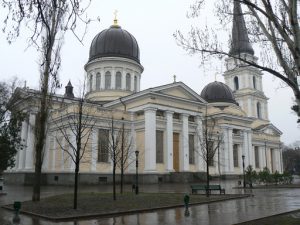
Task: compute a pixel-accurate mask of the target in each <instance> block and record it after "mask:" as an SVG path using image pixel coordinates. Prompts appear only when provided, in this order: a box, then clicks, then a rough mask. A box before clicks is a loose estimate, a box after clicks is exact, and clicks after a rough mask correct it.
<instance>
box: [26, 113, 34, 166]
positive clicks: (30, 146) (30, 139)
mask: <svg viewBox="0 0 300 225" xmlns="http://www.w3.org/2000/svg"><path fill="white" fill-rule="evenodd" d="M34 130H35V114H33V113H30V115H29V127H28V136H27V148H26V158H25V169H27V170H31V169H33V150H34V146H35V137H34Z"/></svg>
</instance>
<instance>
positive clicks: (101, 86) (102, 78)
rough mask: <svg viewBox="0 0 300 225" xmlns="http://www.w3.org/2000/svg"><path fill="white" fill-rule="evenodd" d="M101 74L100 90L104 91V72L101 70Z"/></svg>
mask: <svg viewBox="0 0 300 225" xmlns="http://www.w3.org/2000/svg"><path fill="white" fill-rule="evenodd" d="M100 71H101V72H100V73H101V80H100V90H104V88H105V71H104V69H103V68H101V70H100Z"/></svg>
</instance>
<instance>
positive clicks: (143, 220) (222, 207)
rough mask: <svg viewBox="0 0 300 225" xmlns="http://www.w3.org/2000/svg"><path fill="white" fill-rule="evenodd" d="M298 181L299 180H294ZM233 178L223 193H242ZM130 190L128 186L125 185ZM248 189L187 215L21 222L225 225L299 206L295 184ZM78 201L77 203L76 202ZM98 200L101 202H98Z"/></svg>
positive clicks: (3, 219)
mask: <svg viewBox="0 0 300 225" xmlns="http://www.w3.org/2000/svg"><path fill="white" fill-rule="evenodd" d="M295 182H296V183H300V182H299V180H296V181H295ZM236 183H237V181H226V182H225V181H223V182H222V186H224V187H225V188H226V193H243V190H242V189H232V187H233V186H235V185H236ZM111 188H112V187H111V186H110V185H101V186H100V185H99V186H81V187H80V191H82V192H84V191H99V192H110V191H111ZM126 189H127V191H130V186H126ZM72 191H73V189H72V187H61V186H47V187H42V197H46V196H51V195H56V194H59V193H66V192H72ZM141 191H144V192H182V193H187V192H190V188H189V185H188V184H157V185H143V186H141ZM246 191H248V193H249V192H252V194H253V195H254V197H250V198H245V199H238V200H230V201H223V202H216V203H210V204H203V205H197V206H192V207H190V215H189V216H188V217H186V216H185V214H184V208H174V209H168V210H158V211H155V212H148V213H139V214H134V215H126V216H118V217H114V218H99V219H96V218H95V219H90V220H82V221H73V222H59V223H55V222H50V221H46V220H43V219H39V218H31V217H29V216H26V215H21V216H20V217H21V223H20V224H22V225H58V224H59V225H119V224H120V225H134V224H136V225H156V224H166V225H169V224H170V225H181V224H182V225H185V224H201V225H206V224H207V225H219V224H220V225H227V224H234V223H239V222H243V221H248V220H252V219H256V218H261V217H265V216H270V215H274V214H278V213H283V212H287V211H291V210H296V209H300V191H299V189H298V188H289V189H287V188H282V189H254V190H246ZM5 192H6V193H7V195H2V196H0V205H1V206H2V205H5V204H10V203H12V202H14V201H25V200H30V199H31V192H32V188H31V187H28V186H14V185H6V186H5ZM79 204H80V203H79ZM99 204H101V202H99ZM12 217H13V213H12V212H10V211H7V210H4V209H0V224H1V225H2V224H3V225H6V224H12V223H11V221H12Z"/></svg>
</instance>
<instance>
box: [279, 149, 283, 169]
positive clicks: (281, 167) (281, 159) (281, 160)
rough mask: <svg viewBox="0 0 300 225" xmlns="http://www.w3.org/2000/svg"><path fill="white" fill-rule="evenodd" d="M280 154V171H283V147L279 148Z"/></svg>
mask: <svg viewBox="0 0 300 225" xmlns="http://www.w3.org/2000/svg"><path fill="white" fill-rule="evenodd" d="M279 154H280V156H279V157H280V173H283V158H282V148H279Z"/></svg>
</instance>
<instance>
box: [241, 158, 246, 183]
mask: <svg viewBox="0 0 300 225" xmlns="http://www.w3.org/2000/svg"><path fill="white" fill-rule="evenodd" d="M242 160H243V187H244V188H245V187H246V179H245V156H244V155H242Z"/></svg>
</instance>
